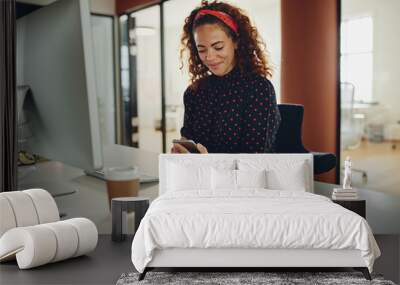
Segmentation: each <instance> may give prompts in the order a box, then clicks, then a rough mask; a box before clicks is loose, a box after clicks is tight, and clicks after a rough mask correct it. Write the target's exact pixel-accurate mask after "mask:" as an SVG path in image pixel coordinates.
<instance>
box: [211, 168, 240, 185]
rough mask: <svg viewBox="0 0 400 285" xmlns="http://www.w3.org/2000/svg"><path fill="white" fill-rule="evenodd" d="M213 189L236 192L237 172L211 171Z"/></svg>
mask: <svg viewBox="0 0 400 285" xmlns="http://www.w3.org/2000/svg"><path fill="white" fill-rule="evenodd" d="M211 189H212V190H218V189H229V190H236V170H233V169H216V168H214V167H213V168H212V169H211Z"/></svg>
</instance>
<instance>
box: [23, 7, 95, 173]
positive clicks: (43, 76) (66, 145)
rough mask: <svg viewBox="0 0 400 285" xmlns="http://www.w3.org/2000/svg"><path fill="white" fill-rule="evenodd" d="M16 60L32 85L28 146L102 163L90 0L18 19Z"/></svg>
mask: <svg viewBox="0 0 400 285" xmlns="http://www.w3.org/2000/svg"><path fill="white" fill-rule="evenodd" d="M17 62H18V64H17V82H18V83H19V84H21V83H22V84H23V85H28V86H29V87H30V89H31V94H30V96H27V98H26V100H25V102H24V106H23V110H24V112H25V115H26V117H27V121H28V123H29V126H30V128H31V133H32V137H30V138H29V139H27V141H26V143H25V145H26V150H27V151H29V152H31V153H34V154H39V155H41V156H43V157H46V158H48V159H51V160H56V161H61V162H64V163H66V164H69V165H72V166H76V167H78V168H81V169H86V170H94V169H100V168H102V166H103V163H102V150H101V136H100V127H99V114H98V106H97V97H96V81H95V66H94V59H93V47H92V35H91V22H90V9H89V1H88V0H59V1H56V2H54V3H52V4H50V5H48V6H45V7H43V8H40V9H38V10H36V11H34V12H32V13H30V14H28V15H26V16H24V17H22V18H20V19H18V20H17ZM18 68H19V70H18Z"/></svg>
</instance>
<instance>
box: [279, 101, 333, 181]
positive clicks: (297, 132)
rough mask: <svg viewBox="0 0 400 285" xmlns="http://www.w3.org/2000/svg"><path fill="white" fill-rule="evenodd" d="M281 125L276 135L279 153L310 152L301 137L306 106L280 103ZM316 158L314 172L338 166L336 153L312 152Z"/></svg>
mask: <svg viewBox="0 0 400 285" xmlns="http://www.w3.org/2000/svg"><path fill="white" fill-rule="evenodd" d="M278 108H279V112H280V113H281V118H282V121H281V125H280V127H279V130H278V133H277V135H276V149H275V152H277V153H310V152H311V151H308V150H307V149H306V148H305V147H304V146H303V142H302V139H301V128H302V124H303V115H304V106H303V105H296V104H279V105H278ZM311 153H312V155H313V158H314V174H321V173H324V172H327V171H329V170H331V169H332V168H334V167H335V166H336V155H334V154H333V153H325V152H311Z"/></svg>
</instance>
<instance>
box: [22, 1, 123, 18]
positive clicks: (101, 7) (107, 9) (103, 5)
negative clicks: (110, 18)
mask: <svg viewBox="0 0 400 285" xmlns="http://www.w3.org/2000/svg"><path fill="white" fill-rule="evenodd" d="M55 1H57V0H17V2H21V3H27V4H34V5H41V6H45V5H49V4H51V3H53V2H55ZM89 1H90V10H91V12H92V13H99V14H106V15H115V0H89Z"/></svg>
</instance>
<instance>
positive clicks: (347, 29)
mask: <svg viewBox="0 0 400 285" xmlns="http://www.w3.org/2000/svg"><path fill="white" fill-rule="evenodd" d="M340 61H341V75H340V77H341V82H348V83H351V84H353V85H354V98H353V99H354V101H355V102H357V101H358V102H370V101H372V99H373V98H372V82H373V76H372V74H373V73H372V72H373V22H372V17H362V18H355V19H349V20H346V21H343V22H342V24H341V57H340Z"/></svg>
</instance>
